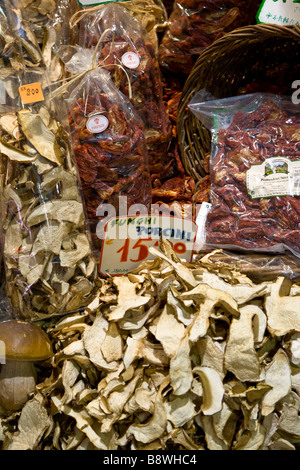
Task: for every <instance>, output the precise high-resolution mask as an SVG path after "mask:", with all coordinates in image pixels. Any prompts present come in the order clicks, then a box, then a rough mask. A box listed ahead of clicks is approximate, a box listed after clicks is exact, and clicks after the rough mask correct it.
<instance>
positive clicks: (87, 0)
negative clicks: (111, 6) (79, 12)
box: [77, 0, 130, 7]
mask: <svg viewBox="0 0 300 470" xmlns="http://www.w3.org/2000/svg"><path fill="white" fill-rule="evenodd" d="M118 1H119V0H102V1H101V2H97V0H77V2H78V3H79V5H80V6H81V7H93V6H97V5H103V4H105V3H116V2H118ZM122 1H123V2H129V1H130V0H122Z"/></svg>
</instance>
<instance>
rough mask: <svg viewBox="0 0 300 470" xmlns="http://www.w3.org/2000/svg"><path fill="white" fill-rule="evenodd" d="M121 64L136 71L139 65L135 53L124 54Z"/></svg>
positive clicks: (138, 59)
mask: <svg viewBox="0 0 300 470" xmlns="http://www.w3.org/2000/svg"><path fill="white" fill-rule="evenodd" d="M122 64H123V65H124V66H125V67H127V68H129V69H137V68H138V66H139V65H140V58H139V56H138V55H137V54H136V53H135V52H126V53H125V54H124V55H123V56H122Z"/></svg>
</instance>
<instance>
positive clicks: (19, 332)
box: [0, 320, 53, 411]
mask: <svg viewBox="0 0 300 470" xmlns="http://www.w3.org/2000/svg"><path fill="white" fill-rule="evenodd" d="M0 340H1V341H3V343H4V344H5V352H6V363H5V364H3V365H2V368H1V373H0V404H1V405H2V406H3V407H4V408H5V409H7V410H9V411H16V410H19V409H21V408H22V406H23V405H24V404H25V403H26V401H27V400H28V396H29V394H30V393H32V392H33V391H34V389H35V385H36V372H35V368H34V363H35V362H38V361H44V360H46V359H48V358H49V357H51V355H52V353H53V352H52V345H51V341H50V339H49V338H48V336H47V334H46V333H45V332H44V331H43V330H42V329H41V328H40V327H39V326H38V325H36V324H32V323H27V322H23V321H18V320H10V321H6V322H3V323H0Z"/></svg>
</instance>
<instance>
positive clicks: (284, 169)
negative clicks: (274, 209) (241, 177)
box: [246, 157, 300, 199]
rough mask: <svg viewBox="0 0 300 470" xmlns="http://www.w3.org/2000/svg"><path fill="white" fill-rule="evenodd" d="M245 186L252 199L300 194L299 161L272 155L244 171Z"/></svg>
mask: <svg viewBox="0 0 300 470" xmlns="http://www.w3.org/2000/svg"><path fill="white" fill-rule="evenodd" d="M246 187H247V192H248V195H249V196H250V197H251V198H252V199H257V198H265V197H274V196H300V161H294V162H293V161H291V160H290V159H289V158H285V157H272V158H267V159H266V160H265V161H264V162H263V163H261V164H259V165H252V166H251V168H250V169H249V170H248V171H247V173H246Z"/></svg>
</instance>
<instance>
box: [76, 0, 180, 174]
mask: <svg viewBox="0 0 300 470" xmlns="http://www.w3.org/2000/svg"><path fill="white" fill-rule="evenodd" d="M86 13H87V14H85V15H84V16H83V18H82V19H81V21H80V22H79V26H78V28H79V33H78V39H77V45H78V46H79V48H81V51H85V50H87V51H91V50H95V53H96V54H97V52H98V54H97V63H98V64H101V66H105V67H106V68H107V69H108V70H109V71H110V73H111V76H112V79H113V81H114V84H115V86H116V87H117V88H118V89H119V90H120V91H121V92H122V93H124V94H125V95H126V96H128V97H129V98H130V100H131V103H132V104H133V106H134V107H135V109H136V110H137V112H138V114H139V115H140V117H141V118H142V120H143V122H144V125H145V136H146V141H147V148H148V152H149V164H150V171H151V174H157V175H158V176H159V177H160V178H167V177H168V172H171V171H172V167H171V164H172V162H170V161H169V158H168V155H167V154H168V148H169V145H170V142H171V137H172V126H171V123H170V120H169V117H168V114H167V112H166V109H165V106H164V102H163V87H162V82H161V76H160V68H159V63H158V59H157V55H156V52H155V48H154V45H153V43H152V41H151V40H150V38H149V36H148V33H147V32H146V30H145V29H144V28H143V26H142V25H141V23H140V22H139V21H138V20H137V19H136V18H133V17H132V16H131V14H130V13H129V12H128V11H127V10H126V9H125V8H124V7H122V6H120V5H116V4H109V5H107V6H104V7H102V8H99V9H98V10H96V11H91V12H90V13H88V12H86ZM73 71H74V69H73ZM130 89H131V95H130Z"/></svg>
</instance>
